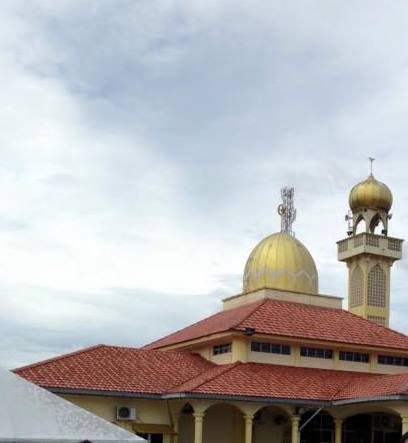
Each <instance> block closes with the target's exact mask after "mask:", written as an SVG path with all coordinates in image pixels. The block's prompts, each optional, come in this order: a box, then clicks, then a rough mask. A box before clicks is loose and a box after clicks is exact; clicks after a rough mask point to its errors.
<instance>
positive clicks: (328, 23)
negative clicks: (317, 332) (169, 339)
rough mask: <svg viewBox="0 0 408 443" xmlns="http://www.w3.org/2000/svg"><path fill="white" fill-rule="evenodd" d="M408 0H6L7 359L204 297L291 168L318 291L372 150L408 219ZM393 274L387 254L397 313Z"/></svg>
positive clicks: (0, 197)
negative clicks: (350, 0)
mask: <svg viewBox="0 0 408 443" xmlns="http://www.w3.org/2000/svg"><path fill="white" fill-rule="evenodd" d="M407 7H408V6H407V4H406V3H405V2H402V1H397V2H394V3H393V5H392V7H390V6H387V8H386V7H385V6H384V4H383V3H382V2H379V1H374V2H368V1H367V2H366V1H363V2H360V3H359V4H357V5H353V10H352V11H351V10H350V7H349V5H347V4H345V3H344V2H340V1H335V2H331V3H330V4H329V3H326V2H318V3H316V2H310V1H305V2H302V3H301V4H299V3H297V4H288V2H281V1H273V2H261V1H258V0H255V1H253V2H250V3H249V2H246V1H243V0H242V1H234V2H232V1H229V0H224V1H209V0H206V1H201V0H197V1H195V2H193V3H192V2H187V1H181V0H179V1H176V0H159V1H156V2H150V1H138V2H134V1H130V0H119V1H118V0H115V1H113V0H104V1H97V0H85V1H84V0H81V1H79V0H78V1H77V0H70V1H63V0H61V1H58V2H55V1H50V0H35V1H33V2H29V3H28V2H25V1H22V0H21V1H20V0H14V1H7V2H5V4H4V7H3V8H2V12H1V15H0V49H1V51H2V61H1V70H0V92H1V97H2V102H1V104H0V129H1V130H0V153H1V156H0V201H1V202H2V203H1V205H0V245H1V249H0V250H1V253H0V287H1V288H2V292H3V296H2V299H3V300H4V303H3V309H2V311H1V312H2V314H1V319H2V322H1V323H0V324H2V326H0V332H1V336H2V337H3V340H2V349H3V351H2V352H1V355H0V363H3V364H4V365H7V366H13V365H16V364H23V363H27V362H30V361H35V360H38V359H40V358H43V357H47V356H50V355H53V354H57V353H62V352H66V351H69V350H72V349H74V348H76V347H79V346H82V345H88V344H94V343H98V342H103V341H105V342H109V343H118V344H120V343H122V344H132V345H140V344H143V343H144V342H148V341H150V340H152V339H154V338H157V337H159V336H160V335H161V334H163V333H165V332H170V331H171V330H172V329H178V328H180V327H181V326H184V325H186V324H188V323H190V322H192V321H194V320H197V319H199V318H200V317H202V316H204V315H207V314H209V313H210V312H213V311H215V310H216V309H218V308H219V307H220V305H219V303H218V301H219V300H220V299H221V298H222V297H223V296H227V295H233V294H235V293H238V292H239V291H240V289H241V275H242V271H243V268H244V264H245V261H246V258H247V256H248V255H249V253H250V251H251V249H252V248H253V247H254V245H255V244H256V243H257V242H258V241H259V240H260V239H262V238H263V237H264V236H266V235H268V234H270V233H271V232H274V231H276V230H278V228H279V220H278V218H277V215H276V209H275V208H276V206H277V205H278V203H279V199H280V197H279V189H280V187H281V186H282V185H285V184H292V185H294V186H295V187H296V204H297V206H298V222H297V224H296V226H295V230H296V233H297V236H298V237H299V238H300V239H301V240H302V241H303V242H304V243H305V244H306V245H307V246H308V248H309V249H310V250H311V252H312V254H313V255H314V257H315V259H316V262H317V264H318V268H319V272H320V283H321V285H320V286H321V292H323V293H333V294H335V295H342V296H345V294H346V290H347V288H346V284H347V277H346V269H345V266H344V265H343V264H341V263H338V262H337V261H336V249H335V242H336V240H339V239H341V238H342V237H344V236H345V233H346V226H345V223H344V215H345V213H346V211H347V195H348V191H349V189H350V188H351V186H352V185H354V184H355V183H356V182H357V181H358V180H360V179H363V178H364V177H365V175H366V174H367V170H368V162H366V159H367V157H368V156H369V155H374V156H375V157H377V158H378V161H377V164H376V166H375V169H376V174H377V175H378V177H379V178H380V179H382V180H384V181H385V182H386V183H388V184H389V185H390V187H391V188H392V190H393V192H394V196H395V205H394V208H393V211H394V218H393V220H392V223H391V234H392V235H396V236H401V237H404V236H405V235H406V229H405V226H406V225H407V220H408V211H407V209H406V208H405V205H404V202H405V201H406V199H407V198H408V195H407V193H408V191H407V190H406V172H405V169H406V168H405V163H404V161H403V159H404V158H405V157H404V155H405V149H404V148H405V143H406V140H407V136H408V129H407V125H406V121H405V120H406V118H405V116H406V114H407V103H408V100H407V95H408V88H407V86H408V84H407V80H406V78H407V66H408V65H407V58H406V55H405V54H406V51H405V41H406V39H407V32H408V31H407V30H406V23H405V16H406V9H407ZM406 279H407V269H406V265H405V264H404V262H401V263H398V264H396V265H395V267H394V269H393V282H392V288H393V294H392V308H393V317H392V318H393V320H392V323H393V326H395V327H396V328H398V329H400V330H403V331H405V332H408V329H407V323H406V321H405V318H406V315H407V314H408V307H407V304H406V303H405V298H404V284H405V282H406ZM164 306H165V309H163V307H164ZM186 306H188V309H186Z"/></svg>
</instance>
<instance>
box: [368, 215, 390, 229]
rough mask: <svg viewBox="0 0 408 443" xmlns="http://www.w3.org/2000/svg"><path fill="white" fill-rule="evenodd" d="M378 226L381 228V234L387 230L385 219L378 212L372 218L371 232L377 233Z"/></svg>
mask: <svg viewBox="0 0 408 443" xmlns="http://www.w3.org/2000/svg"><path fill="white" fill-rule="evenodd" d="M377 228H380V229H381V231H380V233H381V234H382V233H383V232H384V231H385V230H386V226H385V223H384V220H383V218H382V217H381V215H380V214H379V213H378V212H377V213H376V214H375V215H374V216H373V217H372V218H371V221H370V227H369V231H370V233H371V234H375V233H376V230H377ZM377 233H378V232H377Z"/></svg>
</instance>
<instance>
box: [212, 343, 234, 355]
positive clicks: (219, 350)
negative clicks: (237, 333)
mask: <svg viewBox="0 0 408 443" xmlns="http://www.w3.org/2000/svg"><path fill="white" fill-rule="evenodd" d="M231 348H232V345H231V343H224V344H222V345H216V346H214V347H213V355H220V354H227V353H228V352H231Z"/></svg>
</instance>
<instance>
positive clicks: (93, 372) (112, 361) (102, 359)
mask: <svg viewBox="0 0 408 443" xmlns="http://www.w3.org/2000/svg"><path fill="white" fill-rule="evenodd" d="M213 366H214V364H212V363H210V362H208V361H206V360H204V359H203V358H201V357H200V356H198V355H194V354H186V353H182V352H162V351H144V350H140V349H134V348H121V347H113V346H104V345H100V346H95V347H93V348H88V349H84V350H82V351H79V352H76V353H73V354H67V355H63V356H61V357H58V358H55V359H52V360H47V361H45V362H40V363H37V364H34V365H31V366H26V367H23V368H20V369H17V370H16V371H15V373H16V374H18V375H20V376H21V377H23V378H25V379H27V380H29V381H31V382H32V383H35V384H37V385H40V386H42V387H45V388H60V389H69V390H85V391H88V390H89V391H107V392H121V393H137V394H162V393H163V392H167V391H168V390H170V389H171V388H173V387H174V386H177V385H179V384H181V383H184V382H185V381H186V380H189V379H191V378H194V377H197V376H199V375H200V374H201V373H203V372H205V371H207V370H208V369H210V368H212V367H213Z"/></svg>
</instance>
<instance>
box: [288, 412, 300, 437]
mask: <svg viewBox="0 0 408 443" xmlns="http://www.w3.org/2000/svg"><path fill="white" fill-rule="evenodd" d="M299 422H300V417H299V416H298V415H292V417H290V423H291V425H292V438H291V443H299V441H298V440H299V435H298V434H299Z"/></svg>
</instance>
